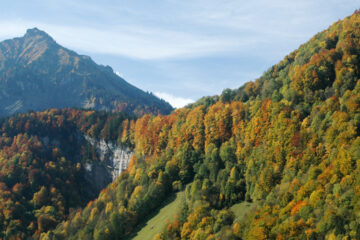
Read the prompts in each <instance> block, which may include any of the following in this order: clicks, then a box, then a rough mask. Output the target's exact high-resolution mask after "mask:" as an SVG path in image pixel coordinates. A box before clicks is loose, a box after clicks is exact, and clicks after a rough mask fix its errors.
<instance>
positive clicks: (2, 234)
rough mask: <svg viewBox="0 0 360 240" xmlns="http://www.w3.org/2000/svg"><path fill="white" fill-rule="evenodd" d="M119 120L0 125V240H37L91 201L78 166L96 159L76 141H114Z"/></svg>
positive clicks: (79, 115) (50, 117)
mask: <svg viewBox="0 0 360 240" xmlns="http://www.w3.org/2000/svg"><path fill="white" fill-rule="evenodd" d="M125 118H126V123H127V122H128V121H129V120H128V119H129V117H128V116H127V115H125V114H113V115H112V117H111V120H109V119H108V114H106V113H101V112H93V111H89V112H84V111H78V110H62V111H59V110H49V111H46V112H41V113H29V114H22V115H16V116H13V117H11V118H6V119H2V120H0V135H1V137H0V239H25V238H26V237H27V236H31V235H33V234H34V237H38V236H39V235H40V233H41V232H44V231H48V230H49V229H52V228H54V227H55V226H56V225H57V224H58V223H59V222H61V221H63V220H64V219H65V217H67V216H68V214H69V212H70V211H71V209H72V208H78V207H83V206H85V205H86V203H87V202H88V201H90V200H91V199H93V198H95V197H97V194H98V192H97V190H96V189H94V188H93V187H92V186H91V185H89V184H87V181H86V179H85V176H84V169H83V165H84V163H86V162H92V161H97V160H98V159H97V158H98V156H97V154H95V150H94V149H93V147H92V146H90V145H89V144H87V143H86V141H82V140H81V136H82V134H86V135H89V136H97V137H99V138H102V139H106V140H108V141H116V140H117V135H118V134H117V132H120V133H121V129H122V122H123V120H124V119H125ZM80 125H81V127H80ZM115 126H116V128H115ZM118 128H120V129H118ZM108 132H111V133H112V134H111V135H108ZM122 144H124V145H127V143H126V141H124V142H123V143H122ZM127 146H129V145H127Z"/></svg>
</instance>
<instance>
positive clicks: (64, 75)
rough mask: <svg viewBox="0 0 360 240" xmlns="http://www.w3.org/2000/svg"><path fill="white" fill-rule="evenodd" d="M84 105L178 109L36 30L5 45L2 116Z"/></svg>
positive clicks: (0, 74) (0, 73)
mask: <svg viewBox="0 0 360 240" xmlns="http://www.w3.org/2000/svg"><path fill="white" fill-rule="evenodd" d="M64 107H78V108H91V109H96V110H109V111H126V112H129V113H135V114H136V115H141V114H144V113H154V114H158V113H162V114H168V113H170V111H171V110H172V107H171V106H170V105H169V104H168V103H166V102H165V101H163V100H160V99H158V98H157V97H155V96H154V95H152V94H149V93H145V92H143V91H141V90H140V89H138V88H136V87H134V86H132V85H130V84H129V83H127V82H126V81H125V80H124V79H122V78H120V77H119V76H117V75H116V74H115V73H114V72H113V70H112V69H111V68H110V67H108V66H106V67H105V66H100V65H97V64H96V63H95V62H94V61H92V60H91V59H90V58H89V57H88V56H83V55H78V54H76V53H75V52H73V51H70V50H68V49H66V48H64V47H62V46H60V45H59V44H57V43H56V42H55V41H54V40H53V39H52V38H51V37H50V36H49V35H48V34H46V33H45V32H43V31H40V30H38V29H36V28H34V29H29V30H28V31H27V32H26V34H25V35H24V36H23V37H21V38H14V39H11V40H6V41H4V42H1V43H0V116H7V115H11V114H13V113H17V112H26V111H28V110H44V109H48V108H64Z"/></svg>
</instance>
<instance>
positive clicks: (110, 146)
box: [84, 136, 133, 187]
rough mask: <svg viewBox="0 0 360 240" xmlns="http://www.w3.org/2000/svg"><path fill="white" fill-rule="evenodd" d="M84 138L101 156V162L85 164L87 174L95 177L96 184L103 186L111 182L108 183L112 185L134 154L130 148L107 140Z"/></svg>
mask: <svg viewBox="0 0 360 240" xmlns="http://www.w3.org/2000/svg"><path fill="white" fill-rule="evenodd" d="M84 138H85V140H86V141H87V142H88V143H90V144H91V146H93V147H94V148H95V149H96V151H97V154H98V156H99V160H100V162H98V163H86V164H85V170H86V172H87V173H88V174H90V175H93V177H94V180H95V182H98V183H99V184H100V185H103V184H101V182H104V181H105V182H106V181H108V180H110V181H108V183H110V182H112V181H114V180H115V178H116V177H117V176H119V175H120V173H121V172H122V171H124V170H125V169H126V168H127V166H128V165H129V161H130V158H131V156H132V154H133V152H132V151H131V150H130V149H129V148H126V147H120V146H118V145H116V144H115V143H112V142H106V141H105V140H96V139H94V138H92V137H89V136H84ZM103 187H104V186H103Z"/></svg>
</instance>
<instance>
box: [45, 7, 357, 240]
mask: <svg viewBox="0 0 360 240" xmlns="http://www.w3.org/2000/svg"><path fill="white" fill-rule="evenodd" d="M359 57H360V15H359V13H358V12H355V13H354V14H353V15H352V16H350V17H348V18H346V19H345V20H343V21H339V22H337V23H335V24H334V25H332V26H331V27H330V28H329V29H328V30H326V31H323V32H321V33H319V34H317V35H316V36H315V37H313V38H312V39H311V40H310V41H309V42H308V43H306V44H304V45H302V46H301V47H300V48H299V49H298V50H296V51H294V52H293V53H291V54H289V55H288V56H286V57H285V58H284V60H283V61H281V62H280V63H279V64H277V65H275V66H273V67H272V68H271V69H270V70H269V71H268V72H266V73H265V74H264V76H262V77H261V78H259V79H258V80H256V81H255V82H249V83H248V84H246V85H245V86H244V87H242V88H240V89H238V90H236V91H232V90H225V91H224V92H223V94H222V95H221V96H220V97H219V98H217V97H213V98H211V97H210V98H204V99H202V100H201V101H200V102H198V103H196V104H193V105H192V106H190V107H189V108H184V109H180V110H177V111H176V112H175V113H173V114H172V115H169V116H151V115H146V116H144V117H142V118H140V119H139V120H137V121H136V124H135V126H132V127H129V128H128V130H126V131H125V130H124V131H123V135H122V138H126V139H128V140H129V141H130V142H131V144H133V145H134V146H135V152H136V154H135V156H134V158H133V160H132V164H131V166H129V169H128V171H127V172H125V173H123V174H122V175H121V176H120V178H118V179H117V180H116V181H115V182H114V183H113V184H112V185H111V186H110V187H108V188H106V189H105V190H103V191H102V192H101V194H100V196H99V198H98V199H97V200H95V201H93V202H90V203H89V204H88V206H87V207H86V208H84V210H82V211H78V212H77V213H76V214H74V215H73V216H72V218H70V219H69V220H67V221H66V222H64V223H62V224H61V225H60V226H58V227H57V229H56V230H55V231H51V232H48V233H47V234H43V236H42V238H43V239H120V238H122V237H123V236H125V235H127V234H128V233H130V232H131V231H133V229H134V227H135V226H136V225H137V224H138V223H139V222H141V220H142V219H143V218H144V216H146V215H147V214H149V213H150V212H151V211H152V210H154V209H155V208H156V207H157V206H159V204H160V203H161V202H162V201H163V200H164V199H165V198H166V196H168V193H170V192H173V191H178V190H180V189H182V188H184V186H186V196H187V201H186V203H185V204H184V207H183V210H182V213H181V214H180V215H179V216H178V217H177V218H176V220H174V222H173V223H171V224H169V226H168V227H167V229H165V230H164V232H163V233H161V234H159V235H157V236H156V238H157V239H324V238H329V239H343V237H344V238H345V239H357V238H359V236H360V222H359V218H358V215H359V209H358V208H359V203H360V202H359V201H360V189H359V181H360V179H359V177H358V176H359V174H360V162H359V161H360V137H359V134H360V129H359V127H360V80H359V79H360V72H359V71H360V69H359V66H360V59H359ZM129 126H130V125H129ZM240 201H254V202H256V203H257V206H258V207H257V208H255V210H253V211H251V212H250V213H249V214H248V215H247V217H246V218H244V219H242V220H240V221H237V222H234V215H233V213H232V212H231V211H230V210H229V208H228V207H230V206H231V205H232V204H234V203H237V202H240Z"/></svg>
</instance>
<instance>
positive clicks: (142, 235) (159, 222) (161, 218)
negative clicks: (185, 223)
mask: <svg viewBox="0 0 360 240" xmlns="http://www.w3.org/2000/svg"><path fill="white" fill-rule="evenodd" d="M184 202H185V192H184V191H182V192H178V193H177V194H176V195H175V194H174V195H172V196H171V197H169V199H167V201H165V203H164V204H163V207H161V208H159V209H158V211H156V212H155V213H154V214H153V215H152V216H150V217H149V219H148V220H147V221H146V222H145V223H144V224H142V225H140V226H139V228H138V231H137V232H136V233H134V234H132V235H130V236H129V237H128V238H127V239H128V240H130V239H132V240H153V239H154V237H155V235H156V234H157V233H160V232H162V231H163V230H164V229H165V227H166V225H167V222H169V221H170V222H171V221H173V220H174V215H175V214H177V213H179V212H180V210H181V207H182V204H183V203H184Z"/></svg>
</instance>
